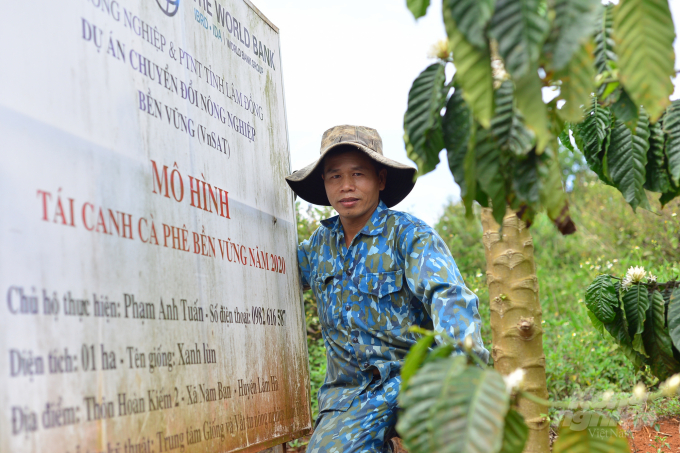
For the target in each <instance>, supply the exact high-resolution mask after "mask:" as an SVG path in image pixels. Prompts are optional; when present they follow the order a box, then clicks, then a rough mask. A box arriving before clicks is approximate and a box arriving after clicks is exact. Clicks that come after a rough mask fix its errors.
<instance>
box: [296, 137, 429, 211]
mask: <svg viewBox="0 0 680 453" xmlns="http://www.w3.org/2000/svg"><path fill="white" fill-rule="evenodd" d="M343 145H345V146H346V145H350V146H354V147H355V148H356V149H358V150H359V151H362V152H364V153H365V154H366V155H367V156H368V157H370V158H371V159H373V160H374V161H376V162H378V163H379V164H382V165H384V166H385V169H387V182H386V184H385V190H383V191H381V192H380V199H381V200H382V201H383V202H384V203H385V204H386V205H387V206H388V207H392V206H394V205H395V204H397V203H399V202H400V201H401V200H403V199H404V198H406V195H408V194H409V192H411V189H413V186H414V185H415V181H414V177H415V174H416V169H415V168H413V167H411V166H409V165H404V164H400V163H399V162H397V161H394V160H392V159H389V158H387V157H385V156H383V150H382V139H381V138H380V135H379V134H378V131H376V130H375V129H371V128H370V127H363V126H347V125H344V126H335V127H332V128H330V129H328V130H327V131H326V132H324V133H323V137H321V153H320V154H321V156H320V157H319V159H317V161H316V162H314V163H312V164H310V165H307V166H306V167H304V168H302V169H300V170H296V171H294V172H293V174H292V175H290V176H287V177H286V182H287V183H288V185H289V186H290V188H291V189H293V191H294V192H295V193H296V194H297V195H298V196H299V197H300V198H302V199H303V200H305V201H307V202H309V203H312V204H318V205H322V206H330V205H331V203H330V202H329V201H328V197H327V196H326V188H325V187H324V184H323V179H322V178H321V175H322V173H323V158H324V157H325V155H326V153H328V152H329V151H331V150H332V149H335V148H337V147H339V146H343Z"/></svg>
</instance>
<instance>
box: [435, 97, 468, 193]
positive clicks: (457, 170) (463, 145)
mask: <svg viewBox="0 0 680 453" xmlns="http://www.w3.org/2000/svg"><path fill="white" fill-rule="evenodd" d="M471 127H472V115H471V114H470V109H469V108H468V106H467V104H466V103H465V100H464V99H463V90H462V88H456V90H455V91H454V92H453V94H452V95H451V97H450V98H449V100H448V102H447V103H446V113H444V118H443V119H442V130H443V132H444V147H445V148H446V150H447V154H448V160H449V168H450V169H451V174H452V175H453V179H454V181H456V184H458V186H460V196H461V198H462V197H464V196H465V194H466V193H467V185H466V184H465V165H464V162H465V155H466V154H467V151H468V142H469V141H470V134H471V130H470V129H471Z"/></svg>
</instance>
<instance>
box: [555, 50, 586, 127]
mask: <svg viewBox="0 0 680 453" xmlns="http://www.w3.org/2000/svg"><path fill="white" fill-rule="evenodd" d="M555 77H556V78H558V79H560V80H561V81H562V86H561V88H560V95H559V99H561V100H563V101H565V104H564V105H563V106H562V108H561V109H560V110H559V114H560V116H561V117H562V118H563V119H564V121H569V122H572V123H578V122H580V121H582V120H583V108H584V107H587V106H588V105H589V104H590V96H591V93H592V92H593V91H594V85H593V81H594V79H595V70H594V68H593V43H592V42H591V41H587V42H585V43H584V44H583V45H581V46H580V47H578V48H577V51H576V52H574V54H573V57H572V59H571V61H569V64H567V65H566V66H564V69H563V70H561V71H558V72H557V73H556V74H555Z"/></svg>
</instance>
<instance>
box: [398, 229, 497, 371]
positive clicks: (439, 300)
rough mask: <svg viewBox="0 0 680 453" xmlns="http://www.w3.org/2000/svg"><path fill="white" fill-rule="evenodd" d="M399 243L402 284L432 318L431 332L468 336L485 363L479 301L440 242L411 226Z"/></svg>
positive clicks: (433, 234)
mask: <svg viewBox="0 0 680 453" xmlns="http://www.w3.org/2000/svg"><path fill="white" fill-rule="evenodd" d="M400 243H401V246H402V247H401V248H402V251H401V252H402V254H403V257H404V263H405V266H404V267H405V278H406V281H407V283H408V286H409V288H410V290H411V292H412V293H413V294H414V295H415V297H417V298H418V299H419V300H420V301H421V302H422V304H423V306H424V307H425V310H426V311H427V312H428V314H429V315H430V317H431V318H432V323H433V325H434V330H435V331H438V332H442V331H443V332H446V333H447V334H448V335H449V336H451V337H452V338H454V339H456V340H459V341H463V340H464V339H465V337H466V336H468V335H470V336H471V338H472V340H473V351H474V352H475V353H476V354H477V355H478V356H479V357H480V358H481V359H482V360H483V361H484V362H486V363H488V361H489V351H487V350H486V349H485V348H484V343H483V341H482V337H481V318H480V316H479V299H478V298H477V296H476V295H475V294H474V293H473V292H472V291H470V290H469V289H468V288H467V287H466V286H465V283H464V282H463V277H462V276H461V274H460V271H459V270H458V266H456V262H455V261H454V259H453V257H452V256H451V252H449V249H448V248H447V247H446V244H445V243H444V241H443V240H442V239H441V238H440V237H439V235H438V234H437V233H436V232H435V231H434V230H432V229H431V228H430V227H427V228H418V227H416V226H415V225H414V226H413V227H411V228H409V229H408V230H407V231H406V232H405V233H404V235H403V238H402V240H401V241H400ZM437 342H438V343H439V342H441V340H440V339H439V338H438V339H437Z"/></svg>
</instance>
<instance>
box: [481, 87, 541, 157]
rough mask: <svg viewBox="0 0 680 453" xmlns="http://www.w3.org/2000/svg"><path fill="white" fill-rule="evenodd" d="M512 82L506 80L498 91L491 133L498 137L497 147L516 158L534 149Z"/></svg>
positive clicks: (532, 138) (531, 135) (532, 139)
mask: <svg viewBox="0 0 680 453" xmlns="http://www.w3.org/2000/svg"><path fill="white" fill-rule="evenodd" d="M513 91H514V89H513V86H512V81H510V80H506V81H504V82H503V83H502V84H501V86H500V87H499V88H498V90H496V93H495V104H496V111H495V115H494V117H493V119H492V120H491V131H492V133H493V134H494V135H495V137H496V146H498V148H499V149H501V150H504V151H505V150H508V151H510V152H512V153H513V154H514V155H516V156H524V155H526V154H527V153H528V152H529V151H530V150H531V148H533V144H534V141H535V139H534V137H533V134H531V133H530V132H529V130H528V129H527V128H526V126H525V125H524V118H523V117H522V115H521V114H520V113H519V111H518V110H517V109H516V108H515V98H514V96H513Z"/></svg>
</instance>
